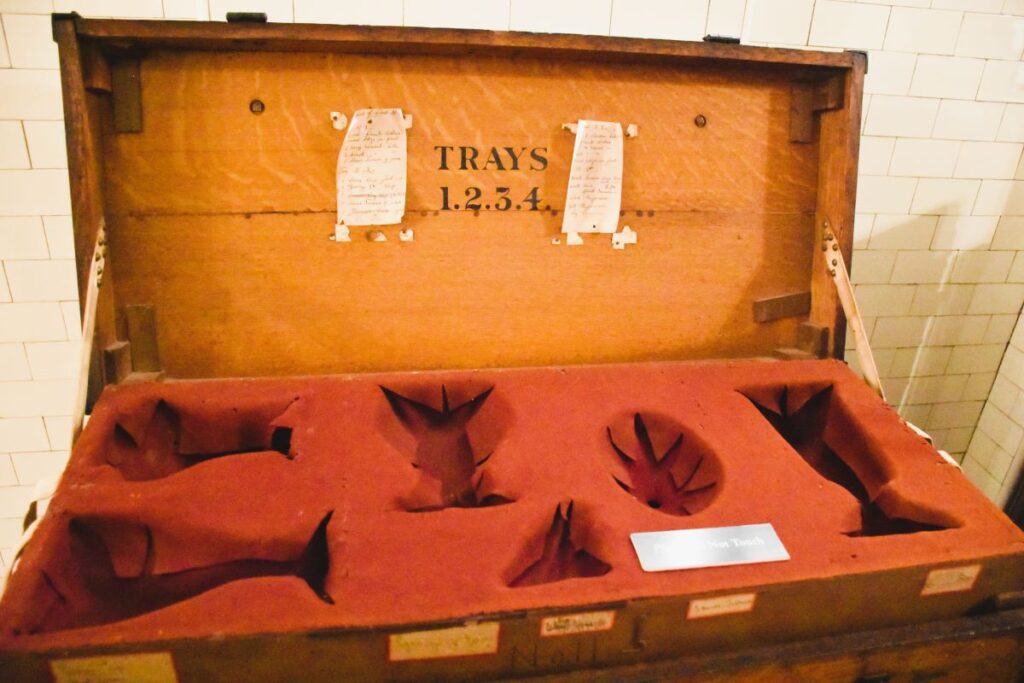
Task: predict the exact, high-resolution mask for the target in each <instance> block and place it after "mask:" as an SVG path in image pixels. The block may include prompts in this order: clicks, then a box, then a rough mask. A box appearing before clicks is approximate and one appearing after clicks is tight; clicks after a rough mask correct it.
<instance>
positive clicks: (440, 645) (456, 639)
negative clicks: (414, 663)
mask: <svg viewBox="0 0 1024 683" xmlns="http://www.w3.org/2000/svg"><path fill="white" fill-rule="evenodd" d="M500 628H501V624H499V623H498V622H496V621H491V622H487V623H484V624H468V625H466V626H456V627H454V628H442V629H435V630H433V631H413V632H411V633H395V634H392V635H391V636H390V637H389V640H388V659H389V660H390V661H392V662H403V661H409V660H414V659H440V658H443V657H464V656H467V655H489V654H494V653H495V652H497V651H498V633H499V631H500Z"/></svg>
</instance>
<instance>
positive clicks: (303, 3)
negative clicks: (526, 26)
mask: <svg viewBox="0 0 1024 683" xmlns="http://www.w3.org/2000/svg"><path fill="white" fill-rule="evenodd" d="M294 4H295V21H298V22H309V23H317V24H359V25H364V26H365V25H374V24H382V25H401V23H402V0H354V1H352V2H319V1H318V0H295V3H294ZM439 4H440V5H441V6H440V7H439V8H438V11H439V12H442V13H444V12H450V9H449V8H448V3H439ZM479 4H481V5H483V4H486V3H479ZM214 9H215V7H214V4H213V3H211V4H210V18H211V19H214V20H223V19H224V14H225V12H226V11H227V10H224V11H223V12H220V14H216V13H215V12H214ZM216 9H217V10H218V11H219V10H220V8H219V7H217V8H216ZM416 14H417V10H416V9H415V8H414V9H413V15H414V16H416ZM506 22H507V19H506Z"/></svg>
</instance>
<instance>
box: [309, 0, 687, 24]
mask: <svg viewBox="0 0 1024 683" xmlns="http://www.w3.org/2000/svg"><path fill="white" fill-rule="evenodd" d="M316 4H319V5H324V4H326V3H323V2H321V3H316ZM392 4H393V5H394V7H393V8H390V11H389V12H388V13H387V15H384V13H383V12H381V10H380V7H379V3H377V2H365V3H362V7H363V8H364V10H363V11H364V13H366V14H369V13H372V14H374V15H376V16H375V19H376V20H378V21H379V20H380V19H384V18H394V19H395V21H389V22H381V23H394V24H400V23H402V11H403V7H402V3H401V2H393V3H392ZM691 4H692V3H691ZM701 4H703V3H701ZM338 5H343V6H346V7H348V8H349V11H353V9H352V8H354V7H360V3H338ZM510 9H511V3H510V1H509V0H449V1H448V2H444V3H437V2H434V1H433V0H405V6H404V12H405V25H406V26H441V27H446V28H480V29H487V30H491V31H500V30H502V29H507V28H508V21H509V11H510ZM367 10H368V11H367ZM701 10H702V11H703V7H702V8H701ZM296 11H298V8H296ZM367 18H368V17H367ZM352 19H357V17H355V16H353V17H352ZM296 21H298V18H296ZM349 23H354V24H358V23H365V22H360V21H350V22H349ZM700 23H701V24H703V21H701V22H700ZM676 24H677V27H679V28H685V27H687V26H690V25H695V22H690V23H683V22H678V21H677V22H676Z"/></svg>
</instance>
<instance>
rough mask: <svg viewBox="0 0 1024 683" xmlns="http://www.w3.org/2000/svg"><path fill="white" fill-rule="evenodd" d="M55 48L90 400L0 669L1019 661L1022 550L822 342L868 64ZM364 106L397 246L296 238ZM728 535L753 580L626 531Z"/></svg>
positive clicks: (382, 32) (934, 668)
mask: <svg viewBox="0 0 1024 683" xmlns="http://www.w3.org/2000/svg"><path fill="white" fill-rule="evenodd" d="M54 35H55V39H56V40H57V42H58V44H59V47H60V59H61V74H62V79H63V87H64V106H65V114H66V116H65V119H66V125H67V133H68V150H69V169H70V174H71V187H72V200H73V214H74V226H75V236H76V251H77V254H78V275H79V287H80V291H81V293H82V301H83V313H84V316H85V318H86V320H93V319H94V320H95V331H94V333H93V334H92V336H91V340H92V343H93V345H92V350H93V351H92V355H91V358H90V359H89V363H88V365H89V378H90V391H89V404H90V405H91V406H92V411H91V412H92V416H91V418H90V421H89V424H88V425H87V427H86V429H85V431H84V433H83V434H82V437H81V439H79V440H78V442H77V443H76V445H75V448H74V452H73V454H72V458H71V462H70V464H69V467H68V470H67V472H66V473H65V475H64V477H63V479H62V482H61V484H60V487H59V489H58V492H57V494H56V496H55V497H54V499H53V501H52V502H51V503H50V506H49V510H48V511H47V513H46V515H45V516H44V517H43V519H42V520H41V522H40V524H39V526H38V528H37V529H36V531H35V533H34V535H33V537H32V539H31V540H30V541H29V542H28V543H27V544H26V546H25V547H24V549H23V551H22V554H21V556H20V558H19V560H18V563H17V565H16V567H15V569H14V571H13V573H12V576H11V577H10V580H9V582H8V590H7V592H6V593H5V595H4V598H3V602H2V603H0V667H2V670H3V671H5V672H11V675H12V676H13V677H14V678H15V679H16V680H49V679H50V678H53V679H55V680H58V681H65V680H68V681H70V680H152V681H167V680H181V681H209V680H242V679H244V680H250V681H275V680H284V679H301V680H324V681H326V680H357V679H359V680H410V681H412V680H424V679H440V680H463V679H485V678H514V677H526V676H537V675H553V676H558V677H560V678H568V679H570V680H572V679H574V678H581V679H588V680H590V679H594V678H596V679H607V680H650V679H652V678H666V679H672V678H678V679H682V678H686V679H691V678H695V679H699V680H724V679H726V678H729V679H733V678H738V679H740V680H748V679H749V680H755V679H756V680H763V679H771V680H775V679H777V680H792V679H793V678H794V677H795V678H802V679H827V680H850V681H853V680H865V681H866V680H878V681H881V680H890V678H886V677H887V676H890V677H891V679H892V680H920V679H921V677H922V676H926V677H928V678H929V680H931V679H936V680H971V679H974V680H985V681H992V680H1015V678H1016V677H1017V676H1018V675H1019V671H1020V670H1021V668H1022V661H1024V660H1022V649H1021V633H1022V629H1024V614H1022V612H1021V611H1019V610H1017V609H1015V608H1018V607H1020V601H1021V599H1022V598H1021V596H1022V591H1024V534H1022V533H1021V532H1020V531H1019V530H1018V529H1016V527H1014V525H1013V524H1012V523H1011V522H1010V521H1009V520H1008V519H1007V518H1006V517H1005V516H1004V515H1002V513H1000V512H999V511H998V510H997V509H995V508H994V507H993V506H992V505H991V504H990V503H989V502H988V501H987V500H985V499H984V497H983V496H982V495H981V494H980V493H979V492H977V491H976V490H975V489H974V488H973V487H972V486H971V484H970V483H969V482H968V481H967V480H966V479H965V478H964V477H963V476H962V474H961V473H960V472H959V470H958V469H957V468H955V467H954V466H953V465H950V464H948V463H946V462H945V461H944V460H943V459H942V458H941V457H940V456H939V454H938V453H937V452H936V451H935V450H934V448H932V447H931V445H930V444H929V443H928V442H927V441H926V440H925V439H924V438H922V437H921V436H919V435H918V434H916V433H915V432H914V431H912V430H911V429H910V428H909V427H907V426H906V425H905V424H904V423H903V422H902V421H901V420H900V418H899V416H898V415H897V414H896V413H895V412H894V411H893V410H892V409H891V408H889V407H888V406H886V405H885V404H884V402H883V401H882V400H881V399H879V397H878V396H876V395H875V394H874V393H873V392H872V391H871V390H870V389H869V388H868V387H867V386H866V385H865V384H864V383H863V382H861V381H860V379H859V378H857V377H856V376H855V375H854V374H853V373H852V372H850V371H849V370H848V369H847V368H846V367H845V366H844V365H843V364H842V363H841V359H842V355H843V349H844V338H845V319H844V316H843V312H842V309H841V306H840V303H839V299H838V297H837V294H836V290H835V288H834V286H833V282H832V274H831V272H830V271H832V270H834V269H835V268H837V267H840V265H839V260H840V259H839V258H838V256H839V255H840V254H841V255H842V260H845V262H846V263H849V262H850V261H851V253H850V252H851V244H852V234H853V212H854V196H855V186H856V176H857V154H858V140H859V124H860V108H861V91H862V84H863V77H864V72H865V70H866V68H867V64H866V57H865V55H863V54H861V53H854V52H810V51H797V50H780V49H767V48H755V47H746V46H738V45H730V44H718V43H682V42H671V41H646V40H629V39H610V38H594V37H583V36H561V35H558V36H542V35H529V34H518V33H490V32H481V31H447V30H427V29H397V28H367V27H337V26H323V25H317V26H313V25H307V26H303V25H275V24H249V23H232V24H218V23H190V22H147V21H114V20H86V19H81V18H79V17H77V16H73V15H72V16H69V15H57V16H55V18H54ZM371 107H372V108H380V107H400V108H401V109H402V110H403V112H405V113H406V114H410V115H411V116H412V127H411V128H410V129H409V131H408V191H407V197H406V213H405V217H404V219H403V221H402V224H401V226H400V228H401V229H403V230H404V229H411V230H412V231H413V233H414V235H415V237H414V239H413V240H412V241H400V240H399V239H398V230H399V227H382V228H379V230H380V231H381V232H383V233H384V234H385V235H386V236H387V241H385V242H379V241H373V240H371V239H367V238H366V235H365V234H364V231H363V230H362V229H360V230H356V231H354V232H353V241H352V242H351V243H339V242H334V241H332V240H331V239H330V237H331V236H332V234H333V232H334V224H335V214H336V201H337V200H336V188H335V165H336V163H337V158H338V150H339V147H340V145H341V139H342V136H343V133H341V132H339V130H336V129H335V127H334V126H333V125H332V120H331V116H330V114H331V112H345V113H351V112H353V111H355V110H357V109H363V108H371ZM584 119H591V120H602V121H617V122H621V123H622V124H623V125H625V124H636V125H637V128H638V135H637V136H636V137H633V138H630V139H627V140H626V141H625V142H624V173H623V191H622V211H621V212H620V226H621V225H629V226H630V227H631V228H632V229H633V230H635V231H636V232H637V233H638V235H639V241H638V244H636V245H633V246H630V247H628V248H627V249H625V250H621V251H620V250H613V249H612V248H611V245H610V244H609V241H608V238H607V236H595V235H590V236H587V237H586V239H585V243H584V244H582V245H579V246H568V245H566V244H554V243H553V242H555V241H561V240H559V238H560V229H561V222H562V215H561V214H562V212H563V211H564V209H565V196H566V187H567V182H568V176H569V167H570V164H571V160H572V153H573V142H574V138H573V135H572V134H571V133H570V132H568V131H567V130H565V129H564V126H563V124H566V123H573V122H576V121H578V120H584ZM506 198H507V199H506ZM833 248H834V249H835V251H833ZM836 252H838V253H836ZM98 263H102V271H101V272H97V271H98V270H99V269H98V268H97V264H98ZM97 280H101V281H102V285H101V286H99V287H98V288H97V286H96V285H97ZM772 358H785V359H789V360H786V361H784V362H783V361H780V360H772ZM382 389H383V391H382ZM412 402H416V404H415V405H414V404H413V403H412ZM459 406H461V408H460V407H459ZM417 414H418V415H420V418H421V419H419V420H417V419H416V417H415V415H417ZM460 415H461V416H462V417H460ZM423 416H426V417H423ZM645 453H646V454H648V455H650V458H649V459H650V462H649V463H648V465H647V466H645V467H646V469H644V468H642V467H641V465H640V464H638V463H640V462H641V461H643V457H644V454H645ZM638 454H639V455H638ZM662 454H664V455H662ZM670 454H671V455H670ZM659 458H660V460H659ZM670 460H671V462H670ZM644 462H646V461H644ZM659 463H660V464H659ZM641 470H642V471H641ZM623 489H625V490H623ZM762 522H770V523H771V524H772V525H773V526H774V528H775V529H776V531H778V533H779V536H780V538H781V539H782V540H783V543H784V544H785V546H786V547H787V549H788V551H789V554H790V556H791V559H790V560H789V561H787V562H780V563H773V564H749V565H738V566H733V567H714V568H702V569H694V570H685V571H671V572H658V573H649V572H643V571H642V570H641V568H640V566H639V564H638V563H637V558H636V555H635V554H634V553H633V549H632V547H631V546H630V545H629V534H630V533H632V532H641V531H661V530H669V529H682V528H701V527H719V526H731V525H738V524H753V523H762ZM5 675H6V673H5ZM104 677H105V678H104Z"/></svg>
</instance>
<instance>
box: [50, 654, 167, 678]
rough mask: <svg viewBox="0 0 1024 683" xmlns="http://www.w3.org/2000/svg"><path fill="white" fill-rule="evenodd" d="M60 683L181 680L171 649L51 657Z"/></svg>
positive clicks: (52, 669)
mask: <svg viewBox="0 0 1024 683" xmlns="http://www.w3.org/2000/svg"><path fill="white" fill-rule="evenodd" d="M50 671H51V672H53V679H54V681H56V683H178V675H177V674H176V673H175V671H174V662H173V660H172V659H171V653H170V652H142V653H139V654H132V655H102V656H99V657H75V658H70V659H51V660H50Z"/></svg>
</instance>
